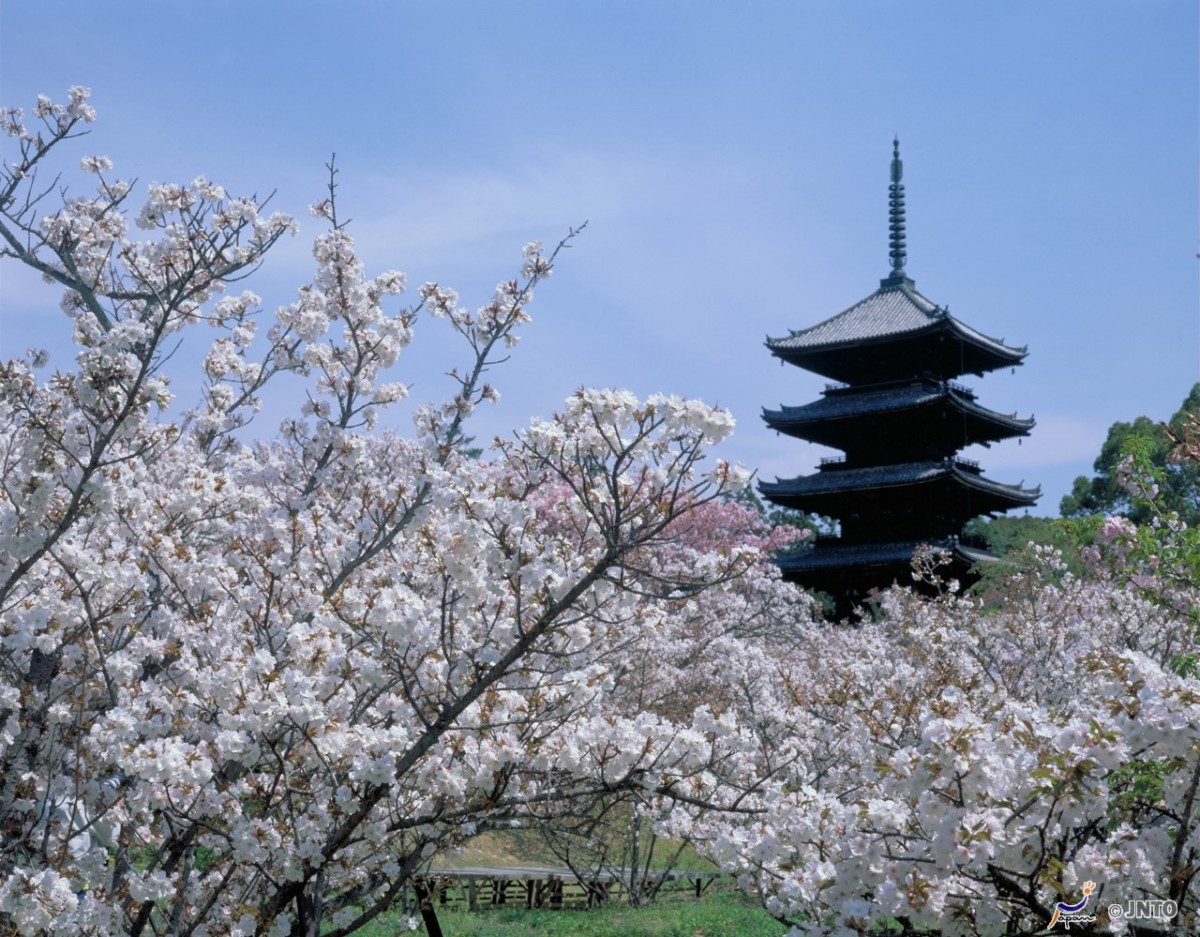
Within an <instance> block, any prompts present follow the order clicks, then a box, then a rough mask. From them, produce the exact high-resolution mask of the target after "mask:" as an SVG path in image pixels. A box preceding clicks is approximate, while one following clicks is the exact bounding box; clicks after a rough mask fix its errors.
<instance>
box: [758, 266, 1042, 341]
mask: <svg viewBox="0 0 1200 937" xmlns="http://www.w3.org/2000/svg"><path fill="white" fill-rule="evenodd" d="M937 323H946V324H947V325H949V326H950V328H951V331H953V332H955V333H957V334H958V335H959V336H961V337H963V338H966V339H968V340H969V341H971V342H974V343H977V344H980V345H983V346H985V347H988V348H991V349H993V350H995V351H999V352H1001V353H1002V354H1004V355H1005V356H1008V357H1011V356H1013V355H1022V356H1023V353H1024V351H1025V349H1023V348H1013V347H1010V346H1008V345H1005V344H1004V342H1002V341H1001V340H1000V339H996V338H992V337H990V336H988V335H984V334H983V333H982V332H979V331H977V330H976V329H973V328H971V327H970V326H969V325H966V324H964V323H962V322H960V321H959V320H958V319H955V318H954V317H953V316H951V315H950V313H949V312H948V311H947V310H945V309H943V308H942V307H940V306H938V305H937V304H936V303H933V302H930V301H929V300H928V299H926V298H925V297H924V296H922V295H921V294H920V293H918V292H917V290H916V288H915V287H914V286H913V285H912V281H911V280H905V281H904V282H903V283H901V284H900V285H888V286H883V287H881V288H880V289H878V290H876V291H875V292H874V293H872V294H871V295H870V296H868V297H867V298H866V299H864V300H861V301H860V302H857V303H855V304H854V305H853V306H851V307H850V308H849V309H847V310H845V311H844V312H839V313H838V314H837V315H836V316H834V317H833V318H831V319H826V320H825V321H824V322H819V323H817V324H816V325H814V326H811V327H809V328H807V329H799V330H793V331H792V332H791V334H790V335H788V336H786V337H784V338H768V339H767V347H768V348H770V349H771V350H772V351H777V352H786V351H802V350H808V349H818V348H827V347H829V346H836V345H843V344H850V343H854V342H862V341H869V340H871V339H880V338H887V337H889V336H894V335H903V334H905V333H907V332H916V331H919V330H921V329H924V328H927V327H929V326H931V325H936V324H937Z"/></svg>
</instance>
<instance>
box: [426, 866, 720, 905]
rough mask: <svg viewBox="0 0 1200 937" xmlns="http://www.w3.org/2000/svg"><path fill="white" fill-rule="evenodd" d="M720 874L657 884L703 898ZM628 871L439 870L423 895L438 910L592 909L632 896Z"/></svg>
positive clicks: (662, 875)
mask: <svg viewBox="0 0 1200 937" xmlns="http://www.w3.org/2000/svg"><path fill="white" fill-rule="evenodd" d="M718 874H719V873H717V872H679V871H670V872H655V873H652V878H653V879H654V880H655V881H656V882H657V881H658V880H662V881H663V882H664V887H666V883H679V884H685V885H686V887H687V890H688V891H689V892H690V893H691V894H694V895H695V896H696V897H697V898H699V897H700V896H701V895H703V894H704V892H705V890H706V889H707V888H708V886H709V885H711V884H712V882H713V880H714V879H715V878H716V877H717V876H718ZM627 881H628V874H627V873H625V872H624V870H620V869H618V870H614V871H605V872H587V873H581V874H580V875H579V876H577V875H576V874H575V873H574V872H572V871H571V870H570V869H557V868H548V867H545V866H521V867H517V868H482V867H481V868H464V869H435V870H433V871H431V872H430V873H429V874H428V875H427V876H425V877H424V878H423V879H421V881H420V883H419V887H418V891H421V892H424V893H425V894H427V895H428V896H429V900H430V901H431V902H432V903H433V904H434V905H437V906H448V907H455V906H458V907H466V908H468V909H470V910H471V911H479V910H482V909H484V908H501V907H510V908H513V907H516V908H550V909H553V910H558V909H561V908H591V907H595V906H596V905H600V904H604V903H605V902H606V901H609V900H610V899H612V898H614V897H620V896H621V895H623V894H625V893H626V891H627V890H628V886H627V884H626V882H627Z"/></svg>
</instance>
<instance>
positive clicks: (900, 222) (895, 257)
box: [888, 136, 908, 277]
mask: <svg viewBox="0 0 1200 937" xmlns="http://www.w3.org/2000/svg"><path fill="white" fill-rule="evenodd" d="M903 178H904V164H903V163H902V162H900V137H899V136H897V137H895V138H894V139H893V140H892V184H891V185H890V186H889V187H888V231H889V236H888V246H889V247H890V248H891V251H890V253H889V256H890V257H891V259H892V276H893V277H903V276H905V273H904V262H905V261H906V260H907V259H908V255H907V254H906V253H905V250H904V183H902V182H901V181H900V180H901V179H903Z"/></svg>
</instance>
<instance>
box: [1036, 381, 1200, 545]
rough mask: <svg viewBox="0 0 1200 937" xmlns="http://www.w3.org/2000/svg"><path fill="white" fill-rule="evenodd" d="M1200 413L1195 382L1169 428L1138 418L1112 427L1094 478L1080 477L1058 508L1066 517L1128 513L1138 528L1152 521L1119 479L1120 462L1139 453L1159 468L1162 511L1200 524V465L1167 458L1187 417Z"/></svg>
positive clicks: (1199, 397)
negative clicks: (1138, 525)
mask: <svg viewBox="0 0 1200 937" xmlns="http://www.w3.org/2000/svg"><path fill="white" fill-rule="evenodd" d="M1198 414H1200V384H1195V385H1194V386H1193V387H1192V389H1191V392H1190V393H1189V394H1188V395H1187V398H1186V399H1185V400H1184V401H1183V405H1182V406H1181V407H1180V408H1179V410H1178V411H1177V412H1176V413H1175V415H1174V416H1172V417H1171V419H1170V421H1169V422H1168V423H1167V424H1162V423H1158V422H1155V421H1154V420H1151V419H1150V418H1149V417H1145V416H1139V417H1138V418H1137V419H1136V420H1134V421H1133V422H1132V423H1124V422H1117V423H1114V424H1113V425H1112V426H1110V427H1109V430H1108V438H1107V439H1105V440H1104V445H1103V446H1102V447H1101V449H1100V455H1099V456H1097V458H1096V461H1095V463H1094V464H1093V468H1094V469H1095V472H1096V474H1095V475H1094V476H1093V477H1091V478H1088V477H1086V476H1084V475H1080V476H1079V477H1078V478H1076V479H1075V486H1074V488H1072V490H1071V493H1070V494H1069V495H1067V496H1066V497H1064V498H1063V499H1062V503H1061V504H1060V505H1059V510H1060V511H1061V513H1062V515H1063V517H1082V516H1085V515H1088V514H1124V515H1126V516H1127V517H1128V518H1129V519H1130V520H1132V521H1134V522H1135V523H1138V524H1141V523H1145V522H1147V521H1149V520H1150V514H1149V513H1148V512H1149V508H1148V506H1147V505H1146V504H1145V503H1144V502H1139V501H1138V500H1136V499H1131V498H1130V495H1129V492H1128V491H1127V490H1126V489H1125V487H1124V486H1123V485H1122V484H1121V480H1120V478H1119V474H1120V473H1119V471H1118V469H1119V467H1120V465H1121V462H1122V461H1123V460H1124V459H1125V458H1126V456H1128V455H1130V454H1131V453H1132V452H1133V451H1134V450H1135V449H1136V450H1137V451H1138V452H1139V454H1141V455H1143V456H1144V457H1145V459H1146V460H1147V461H1148V463H1149V464H1150V465H1152V466H1153V467H1154V468H1155V469H1156V470H1157V471H1156V475H1157V476H1158V477H1159V478H1160V479H1161V498H1160V504H1161V506H1162V508H1163V509H1165V510H1169V511H1175V512H1177V513H1178V514H1179V516H1180V518H1181V519H1182V520H1184V521H1185V522H1186V523H1187V524H1189V525H1192V526H1194V525H1195V524H1197V522H1200V465H1197V464H1196V463H1194V462H1190V461H1184V462H1179V461H1171V460H1170V459H1169V458H1168V456H1169V455H1170V453H1171V450H1172V441H1171V433H1174V434H1175V435H1176V436H1177V435H1178V434H1179V433H1180V432H1181V431H1182V429H1183V426H1184V423H1185V422H1186V420H1187V418H1188V417H1189V416H1191V417H1195V416H1197V415H1198ZM1168 427H1169V428H1170V432H1168Z"/></svg>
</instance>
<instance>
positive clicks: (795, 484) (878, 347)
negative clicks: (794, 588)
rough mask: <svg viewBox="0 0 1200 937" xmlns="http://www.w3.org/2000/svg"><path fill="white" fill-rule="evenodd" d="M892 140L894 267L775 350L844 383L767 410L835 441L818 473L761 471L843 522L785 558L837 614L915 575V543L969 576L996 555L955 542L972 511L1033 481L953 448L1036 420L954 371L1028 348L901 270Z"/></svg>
mask: <svg viewBox="0 0 1200 937" xmlns="http://www.w3.org/2000/svg"><path fill="white" fill-rule="evenodd" d="M902 173H903V167H902V164H901V162H900V144H899V141H898V140H897V141H895V143H894V155H893V159H892V167H891V178H892V181H891V186H890V190H889V220H890V239H889V243H890V248H891V251H890V256H891V263H892V271H891V275H890V276H888V277H887V278H886V279H884V280H882V281H881V282H880V286H879V289H878V290H876V291H875V292H874V293H872V294H871V295H870V296H868V297H867V298H866V299H864V300H862V301H861V302H858V303H855V304H854V305H853V306H851V307H850V308H849V309H847V310H845V311H844V312H841V313H839V314H838V315H836V316H834V317H833V318H831V319H827V320H825V321H824V322H821V323H819V324H817V325H814V326H812V327H811V328H807V329H802V330H799V331H793V332H791V334H789V335H788V336H786V337H784V338H768V339H767V347H768V348H769V349H770V350H771V353H772V354H773V355H776V356H777V357H779V358H781V359H782V360H783V361H786V362H788V363H789V364H794V365H798V366H799V367H802V368H804V369H806V370H808V371H813V372H815V373H817V374H820V375H823V376H824V377H828V378H831V379H832V380H834V381H836V382H838V383H836V384H830V385H827V386H826V389H825V392H824V393H823V394H822V395H821V399H819V400H816V401H814V402H813V403H810V404H806V405H804V406H799V407H785V406H781V407H780V409H778V410H766V409H764V411H763V419H764V420H766V422H767V424H768V425H769V426H771V427H772V428H773V429H775V430H777V431H779V432H781V433H786V434H787V435H789V436H795V437H797V438H799V439H805V440H808V441H810V442H815V443H819V444H821V445H824V446H830V447H832V448H834V449H840V450H842V451H843V452H844V453H845V455H844V457H842V458H832V459H822V460H821V465H820V467H819V469H818V471H817V472H816V473H815V474H813V475H801V476H799V477H797V478H792V479H788V480H780V479H777V480H776V481H774V482H760V483H759V489H760V490H761V492H762V494H763V495H764V496H765V497H766V498H767V499H768V500H770V501H772V502H774V503H775V504H778V505H780V506H782V507H788V508H796V509H798V510H801V511H805V512H807V513H810V514H819V515H824V516H827V517H830V518H833V519H834V520H835V521H837V526H838V534H837V536H828V537H820V538H818V539H817V541H816V545H815V546H814V547H813V548H812V549H811V550H808V551H806V552H803V553H796V554H785V555H783V556H781V557H780V558H779V563H780V566H781V567H782V569H783V574H784V576H785V578H787V579H789V580H792V581H794V582H797V583H799V584H800V585H803V586H807V587H810V588H814V589H818V590H820V591H823V592H827V593H829V594H830V595H831V596H833V597H834V599H835V601H836V602H837V606H838V611H839V613H844V612H846V611H848V610H849V609H850V608H851V607H852V606H853V605H854V604H855V603H856V602H858V601H860V600H862V599H863V598H865V597H866V595H867V593H868V592H870V590H872V589H875V588H882V587H886V586H889V585H891V584H892V583H893V582H900V583H902V584H903V583H911V582H912V576H911V572H912V562H913V556H914V554H915V553H916V551H917V549H918V548H919V547H921V546H922V545H923V544H928V545H930V546H933V547H937V548H940V549H941V550H943V551H944V553H943V554H942V557H943V558H944V559H946V560H948V561H949V564H950V568H949V570H948V571H947V570H942V573H943V575H947V574H948V575H949V576H953V577H954V578H957V579H959V580H960V581H961V580H969V578H970V572H969V571H970V569H971V567H972V566H973V565H975V564H976V563H979V562H981V561H985V560H989V559H994V557H993V556H992V555H991V554H990V553H988V552H987V551H985V550H983V549H980V548H977V547H973V546H969V545H967V544H966V543H963V542H962V541H961V540H960V535H961V533H962V529H963V526H964V525H965V524H966V522H967V521H969V520H970V519H971V518H973V517H978V516H980V515H989V516H994V515H995V514H997V513H1001V512H1004V511H1008V510H1011V509H1012V508H1017V507H1024V506H1028V505H1032V504H1033V503H1034V502H1035V501H1036V500H1037V498H1038V496H1039V494H1040V489H1036V488H1035V489H1029V488H1023V487H1021V486H1020V485H1006V484H1001V483H1000V482H995V481H991V480H990V479H987V478H985V477H984V476H983V474H982V472H981V470H980V468H979V466H978V465H977V464H976V463H974V462H971V461H968V460H965V459H960V458H958V457H957V453H958V452H959V450H961V449H963V448H964V447H966V446H969V445H971V444H973V443H983V444H984V445H988V444H990V443H992V442H996V441H999V440H1002V439H1009V438H1012V437H1014V436H1015V437H1020V436H1025V435H1028V433H1029V431H1030V429H1031V428H1032V427H1033V420H1032V419H1020V418H1018V417H1017V416H1015V415H1012V414H1003V413H997V412H995V411H993V410H989V409H987V408H985V407H982V406H980V405H979V404H978V403H977V402H976V399H975V394H974V393H973V392H972V391H970V390H968V389H967V388H966V387H963V386H961V385H959V384H957V383H954V379H955V378H958V377H960V376H962V375H964V374H967V373H971V374H976V375H980V376H982V375H983V374H985V373H986V372H988V371H993V370H995V369H997V368H1003V367H1011V366H1015V365H1018V364H1020V363H1021V362H1022V361H1023V360H1024V358H1025V355H1026V353H1027V352H1026V349H1025V348H1014V347H1011V346H1009V345H1005V344H1004V342H1003V341H1000V340H997V339H994V338H989V337H988V336H986V335H984V334H982V333H980V332H977V331H975V330H974V329H972V328H971V327H970V326H968V325H966V324H964V323H962V322H960V321H959V320H958V319H955V318H954V317H953V316H951V315H950V313H949V311H948V310H947V309H945V308H943V307H941V306H938V305H936V304H935V303H932V302H930V301H929V300H928V299H926V298H925V297H924V296H922V295H921V294H920V293H918V292H917V290H916V286H915V284H914V283H913V281H912V280H910V279H909V278H908V275H907V274H906V273H905V271H904V264H905V261H906V259H907V258H906V253H905V238H904V185H903V183H902V182H901V178H902Z"/></svg>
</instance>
